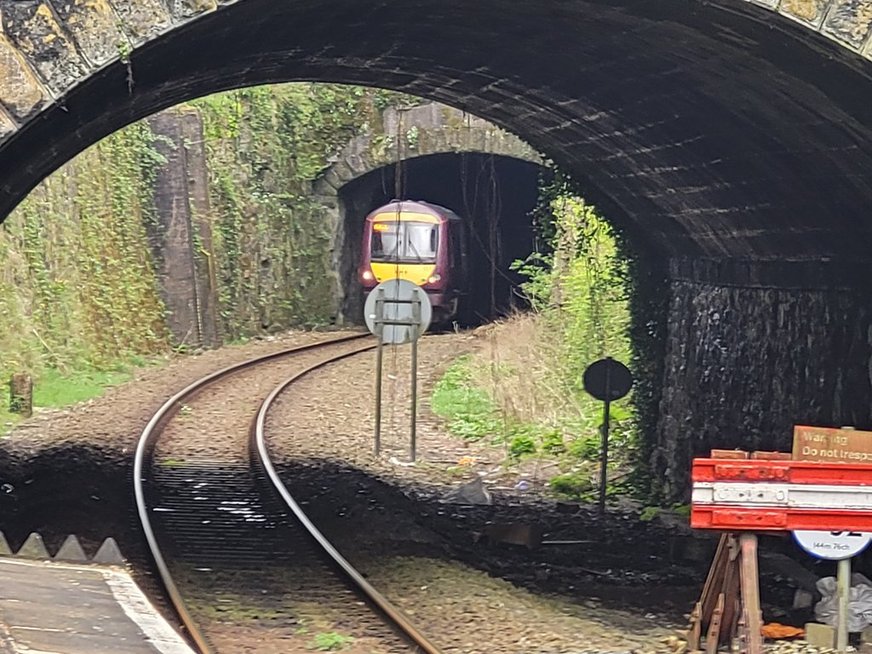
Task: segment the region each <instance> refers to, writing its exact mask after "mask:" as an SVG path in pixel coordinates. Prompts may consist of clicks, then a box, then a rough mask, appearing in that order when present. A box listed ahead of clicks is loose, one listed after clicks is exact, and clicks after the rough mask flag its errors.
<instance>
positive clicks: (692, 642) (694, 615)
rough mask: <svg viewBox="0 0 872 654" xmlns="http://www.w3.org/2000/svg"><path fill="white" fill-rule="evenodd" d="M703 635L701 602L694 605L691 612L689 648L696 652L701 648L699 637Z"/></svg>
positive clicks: (688, 632) (688, 635)
mask: <svg viewBox="0 0 872 654" xmlns="http://www.w3.org/2000/svg"><path fill="white" fill-rule="evenodd" d="M701 635H702V606H701V605H700V603H699V602H697V603H696V604H694V605H693V611H691V612H690V629H688V630H687V649H688V650H690V651H691V652H695V651H696V650H698V649H699V638H700V636H701Z"/></svg>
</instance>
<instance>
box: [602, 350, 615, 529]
mask: <svg viewBox="0 0 872 654" xmlns="http://www.w3.org/2000/svg"><path fill="white" fill-rule="evenodd" d="M608 358H611V357H608ZM605 396H606V400H605V402H604V404H603V427H602V437H603V447H602V459H601V460H600V489H599V514H600V515H603V514H604V513H605V512H606V476H607V474H608V464H609V408H610V406H611V400H610V398H611V396H612V388H611V374H610V369H609V367H606V392H605Z"/></svg>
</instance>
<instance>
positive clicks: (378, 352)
mask: <svg viewBox="0 0 872 654" xmlns="http://www.w3.org/2000/svg"><path fill="white" fill-rule="evenodd" d="M377 293H378V295H376V298H375V338H376V341H377V345H376V348H375V442H374V444H373V453H374V454H375V456H378V455H379V454H380V453H381V405H382V349H383V348H382V345H383V341H384V329H385V326H384V314H385V298H384V295H385V292H384V289H383V288H380V289H378V291H377Z"/></svg>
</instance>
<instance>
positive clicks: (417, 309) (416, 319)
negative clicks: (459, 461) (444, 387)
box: [409, 289, 421, 463]
mask: <svg viewBox="0 0 872 654" xmlns="http://www.w3.org/2000/svg"><path fill="white" fill-rule="evenodd" d="M412 323H413V324H412V325H411V327H409V332H410V334H411V336H412V423H411V425H410V431H409V459H410V460H411V461H412V462H413V463H414V461H415V448H416V446H417V427H418V329H419V328H420V326H421V298H420V297H419V296H418V289H415V290H414V291H413V293H412Z"/></svg>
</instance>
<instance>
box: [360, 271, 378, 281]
mask: <svg viewBox="0 0 872 654" xmlns="http://www.w3.org/2000/svg"><path fill="white" fill-rule="evenodd" d="M361 277H362V278H363V281H365V282H371V281H372V280H374V279H375V275H373V274H372V271H371V270H364V271H363V274H361Z"/></svg>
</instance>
